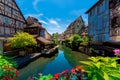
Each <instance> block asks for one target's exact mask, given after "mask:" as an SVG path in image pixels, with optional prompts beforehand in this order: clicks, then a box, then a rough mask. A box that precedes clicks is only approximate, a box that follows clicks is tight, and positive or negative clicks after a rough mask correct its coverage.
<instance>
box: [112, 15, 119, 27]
mask: <svg viewBox="0 0 120 80" xmlns="http://www.w3.org/2000/svg"><path fill="white" fill-rule="evenodd" d="M118 23H119V21H118V17H114V18H113V19H112V21H111V26H112V27H119V25H118Z"/></svg>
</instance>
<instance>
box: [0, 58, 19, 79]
mask: <svg viewBox="0 0 120 80" xmlns="http://www.w3.org/2000/svg"><path fill="white" fill-rule="evenodd" d="M15 67H16V63H14V62H11V61H8V60H7V59H6V58H4V57H2V56H0V80H1V79H2V80H13V79H15V78H17V76H18V74H19V71H18V70H17V69H15Z"/></svg>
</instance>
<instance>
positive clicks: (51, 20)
mask: <svg viewBox="0 0 120 80" xmlns="http://www.w3.org/2000/svg"><path fill="white" fill-rule="evenodd" d="M49 23H50V24H51V25H54V26H56V27H58V28H60V27H61V26H60V25H59V23H58V22H57V21H56V20H53V19H50V20H49Z"/></svg>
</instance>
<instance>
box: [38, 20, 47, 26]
mask: <svg viewBox="0 0 120 80" xmlns="http://www.w3.org/2000/svg"><path fill="white" fill-rule="evenodd" d="M39 22H41V23H42V24H45V25H47V24H48V23H47V22H46V21H44V20H40V19H39Z"/></svg>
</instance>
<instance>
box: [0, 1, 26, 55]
mask: <svg viewBox="0 0 120 80" xmlns="http://www.w3.org/2000/svg"><path fill="white" fill-rule="evenodd" d="M25 26H26V21H25V18H24V16H23V15H22V12H21V11H20V9H19V7H18V5H17V3H16V2H15V0H0V48H1V53H2V52H3V51H4V42H5V40H6V39H7V38H8V37H10V36H13V34H15V33H16V32H21V31H23V28H24V27H25Z"/></svg>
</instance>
